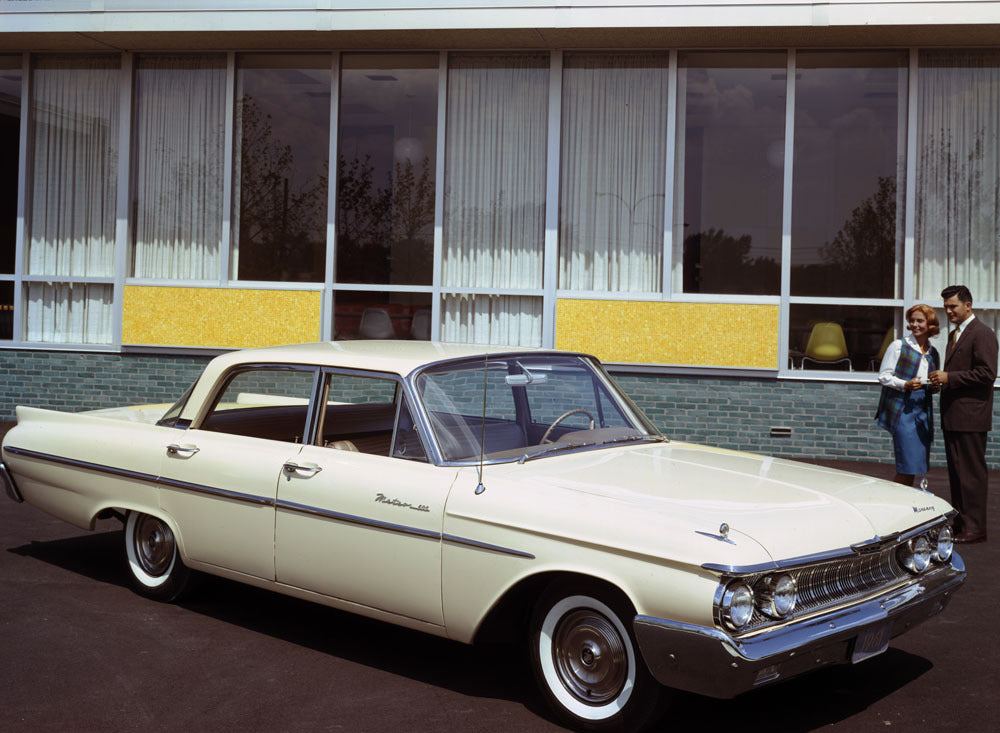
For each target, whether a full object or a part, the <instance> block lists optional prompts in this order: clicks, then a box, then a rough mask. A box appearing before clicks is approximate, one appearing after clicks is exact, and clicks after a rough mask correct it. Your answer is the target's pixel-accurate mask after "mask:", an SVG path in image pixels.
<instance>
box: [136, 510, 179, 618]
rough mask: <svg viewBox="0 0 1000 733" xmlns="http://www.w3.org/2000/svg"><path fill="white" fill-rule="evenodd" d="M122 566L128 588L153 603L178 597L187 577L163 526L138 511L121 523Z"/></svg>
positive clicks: (165, 527) (173, 542) (163, 524)
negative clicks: (123, 546)
mask: <svg viewBox="0 0 1000 733" xmlns="http://www.w3.org/2000/svg"><path fill="white" fill-rule="evenodd" d="M125 565H126V568H127V570H128V574H129V581H130V582H131V585H132V587H133V588H134V589H135V590H136V591H137V592H138V593H139V594H140V595H144V596H146V597H147V598H153V599H155V600H157V601H165V602H170V601H175V600H177V599H178V598H180V596H181V594H182V593H183V592H184V590H185V588H186V587H187V584H188V580H189V579H190V576H191V571H190V570H188V568H187V566H186V565H185V564H184V563H183V562H182V561H181V558H180V555H179V554H178V552H177V542H176V541H175V539H174V533H173V531H172V530H171V529H170V527H169V526H168V525H167V523H166V522H164V521H163V520H162V519H159V518H157V517H154V516H152V515H149V514H142V513H140V512H129V513H128V518H127V519H126V520H125Z"/></svg>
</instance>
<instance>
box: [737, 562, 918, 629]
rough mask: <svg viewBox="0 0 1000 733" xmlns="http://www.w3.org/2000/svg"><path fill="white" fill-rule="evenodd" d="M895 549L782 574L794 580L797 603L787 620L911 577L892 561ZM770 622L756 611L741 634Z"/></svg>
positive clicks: (754, 582) (754, 577)
mask: <svg viewBox="0 0 1000 733" xmlns="http://www.w3.org/2000/svg"><path fill="white" fill-rule="evenodd" d="M897 547H898V545H893V546H891V547H888V548H885V549H883V550H880V551H879V552H876V553H871V554H868V555H856V556H853V557H845V558H840V559H837V560H832V561H829V562H824V563H818V564H816V565H809V566H806V567H802V568H792V569H789V570H787V571H785V572H787V573H788V574H789V575H791V576H792V577H793V578H795V582H796V584H797V586H798V603H797V604H796V606H795V612H794V613H793V614H792V615H791V616H790V617H789V618H790V619H791V618H796V617H798V616H802V615H804V614H807V613H810V612H811V611H814V610H816V609H819V608H824V607H826V606H835V605H837V604H839V603H843V602H846V601H850V600H852V599H853V598H859V597H861V596H865V595H868V594H869V593H872V592H875V591H878V590H880V589H882V588H889V587H891V586H893V585H895V584H896V583H898V582H900V581H903V580H906V579H908V578H912V577H913V576H912V575H910V574H909V573H908V572H907V571H906V569H905V568H904V567H903V566H902V565H900V564H899V560H897V558H896V548H897ZM764 575H765V574H763V573H762V574H760V575H755V576H752V577H749V578H747V581H748V582H749V583H750V585H751V586H753V585H754V584H756V582H757V581H758V580H759V579H760V578H762V577H764ZM784 620H786V621H787V620H788V619H784ZM772 623H774V619H771V618H769V617H768V616H765V615H764V614H762V613H761V612H760V611H759V610H757V611H754V615H753V618H752V619H751V621H750V623H749V624H748V625H747V626H746V628H744V629H743V630H742V631H743V632H747V631H754V630H756V629H758V628H760V627H762V626H765V625H767V624H772Z"/></svg>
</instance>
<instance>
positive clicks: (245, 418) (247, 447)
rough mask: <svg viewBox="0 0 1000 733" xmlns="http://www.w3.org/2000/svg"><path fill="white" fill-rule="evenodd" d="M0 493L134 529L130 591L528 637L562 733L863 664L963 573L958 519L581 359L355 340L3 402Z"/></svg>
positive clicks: (225, 358) (82, 519)
mask: <svg viewBox="0 0 1000 733" xmlns="http://www.w3.org/2000/svg"><path fill="white" fill-rule="evenodd" d="M17 418H18V424H17V426H16V427H14V428H13V429H12V430H11V431H10V432H9V433H8V434H7V436H6V439H5V440H4V443H3V453H2V464H0V475H2V480H3V483H4V484H5V485H6V492H7V494H8V495H9V496H10V497H11V498H13V499H14V500H15V501H25V502H28V503H30V504H33V505H34V506H36V507H38V508H40V509H42V510H44V511H46V512H49V513H50V514H53V515H55V516H56V517H59V518H61V519H64V520H66V521H68V522H71V523H73V524H74V525H77V526H79V527H82V528H93V526H94V522H95V519H97V518H98V517H108V516H115V517H118V518H120V519H121V520H122V522H123V524H124V543H123V544H124V546H123V550H124V563H125V566H126V567H127V569H128V572H129V578H130V580H131V582H132V584H133V585H134V587H135V589H136V590H137V591H138V592H140V593H142V594H144V595H147V596H149V597H151V598H155V599H159V600H163V601H171V600H174V599H176V598H178V597H179V596H180V595H181V593H182V591H183V590H184V589H185V585H186V583H187V581H188V579H189V575H190V572H191V571H192V570H196V571H203V572H205V573H211V574H214V575H220V576H224V577H226V578H232V579H236V580H239V581H243V582H246V583H251V584H253V585H256V586H260V587H263V588H270V589H272V590H276V591H279V592H281V593H287V594H289V595H293V596H297V597H299V598H305V599H309V600H313V601H317V602H319V603H324V604H327V605H329V606H333V607H336V608H340V609H346V610H349V611H354V612H357V613H361V614H365V615H367V616H371V617H374V618H377V619H382V620H385V621H389V622H391V623H395V624H401V625H403V626H407V627H410V628H413V629H420V630H423V631H427V632H429V633H432V634H437V635H440V636H444V637H448V638H450V639H457V640H460V641H463V642H470V643H471V642H474V641H477V640H480V639H482V638H484V637H485V636H487V635H492V634H493V633H494V632H499V631H503V632H504V633H507V634H511V635H512V638H514V639H521V640H523V641H525V642H526V643H528V644H529V645H530V654H531V660H532V665H533V672H534V675H535V677H536V679H537V682H538V684H539V686H540V688H541V690H542V691H543V694H544V696H545V697H546V699H547V701H548V702H549V704H550V705H551V707H552V708H553V710H554V711H555V713H556V714H557V715H558V716H559V717H560V718H561V720H562V721H563V722H564V723H566V724H568V725H570V726H573V727H576V728H580V729H586V730H637V729H640V728H642V727H643V726H644V725H647V724H649V723H650V722H652V721H653V720H655V719H656V717H657V716H658V715H659V714H660V711H661V709H662V704H663V702H664V700H665V699H666V697H667V695H666V694H665V693H666V691H667V689H668V688H679V689H682V690H689V691H693V692H696V693H701V694H704V695H710V696H715V697H732V696H734V695H737V694H739V693H741V692H744V691H746V690H750V689H753V688H755V687H758V686H760V685H765V684H769V683H771V682H775V681H778V680H784V679H787V678H790V677H793V676H795V675H798V674H800V673H803V672H807V671H809V670H812V669H816V668H818V667H823V666H826V665H832V664H842V663H852V662H859V661H861V660H863V659H866V658H868V657H871V656H873V655H875V654H878V653H880V652H882V651H884V650H885V649H886V647H887V645H888V643H889V640H890V638H892V637H893V636H895V635H897V634H899V633H902V632H903V631H904V630H907V629H910V628H912V627H913V626H914V625H916V624H917V623H919V622H921V621H923V620H925V619H927V618H928V617H930V616H932V615H934V614H936V613H937V612H939V611H941V610H942V609H943V608H944V606H945V605H946V604H947V603H948V601H949V599H950V597H951V594H952V593H953V592H954V591H955V590H956V589H957V588H958V587H959V585H960V584H961V583H962V582H963V581H964V580H965V569H964V565H963V563H962V561H961V559H960V558H959V557H958V555H956V554H953V553H952V531H951V529H950V527H949V518H950V517H951V516H952V514H953V511H952V509H951V507H950V506H949V505H948V504H947V503H945V502H944V501H943V500H941V499H939V498H937V497H936V496H934V495H933V494H930V493H928V492H925V491H920V490H916V489H910V488H906V487H903V486H901V485H899V484H893V483H889V482H886V481H881V480H876V479H872V478H866V477H863V476H858V475H854V474H850V473H845V472H841V471H835V470H830V469H826V468H820V467H816V466H812V465H806V464H799V463H794V462H791V461H786V460H776V459H772V458H767V457H763V456H759V455H752V454H747V453H737V452H733V451H728V450H719V449H713V448H706V447H701V446H697V445H692V444H686V443H681V442H674V441H671V440H667V439H666V438H664V437H663V436H662V435H660V434H659V433H658V432H657V430H656V429H655V428H654V427H653V426H652V425H651V424H650V422H649V421H648V420H647V419H646V418H645V417H644V416H643V415H642V414H641V413H640V412H639V410H638V409H637V408H636V407H635V405H633V404H632V403H631V402H630V401H629V399H628V398H627V397H626V396H625V395H624V394H623V393H622V392H621V391H620V390H619V389H618V388H617V387H616V385H615V383H614V382H613V381H612V380H611V379H610V378H609V377H608V375H607V374H606V373H605V371H604V370H603V369H602V368H601V366H600V365H599V364H598V363H597V362H596V361H595V360H594V359H593V358H591V357H588V356H585V355H581V354H574V353H565V352H556V351H544V350H516V351H512V350H510V349H505V348H496V347H492V348H491V347H476V346H463V345H455V344H436V343H428V342H391V341H383V342H378V341H354V342H340V343H337V342H335V343H320V344H311V345H302V346H287V347H276V348H268V349H256V350H248V351H241V352H234V353H229V354H225V355H222V356H219V357H216V358H215V359H214V360H213V361H211V362H210V363H209V365H208V366H207V368H206V369H205V370H204V373H203V374H202V375H201V377H200V378H199V379H198V380H197V381H196V383H195V384H194V385H193V386H192V387H191V389H190V390H188V392H187V394H185V395H184V396H183V397H182V398H181V399H180V401H178V402H177V403H176V404H175V405H173V406H172V407H170V408H169V409H166V406H163V407H161V408H160V409H159V410H157V409H156V408H155V407H154V406H144V407H132V408H120V409H118V408H116V409H110V410H96V411H92V412H86V413H78V414H65V413H59V412H53V411H49V410H40V409H33V408H30V407H19V408H18V409H17Z"/></svg>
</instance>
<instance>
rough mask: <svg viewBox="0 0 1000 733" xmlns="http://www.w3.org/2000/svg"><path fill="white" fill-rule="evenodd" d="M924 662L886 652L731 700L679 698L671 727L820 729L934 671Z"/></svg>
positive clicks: (797, 731) (898, 652) (896, 651)
mask: <svg viewBox="0 0 1000 733" xmlns="http://www.w3.org/2000/svg"><path fill="white" fill-rule="evenodd" d="M933 666H934V665H933V664H932V663H931V662H930V661H929V660H927V659H924V658H923V657H920V656H917V655H914V654H910V653H909V652H905V651H903V650H901V649H895V648H892V647H890V648H889V649H888V650H887V651H886V652H885V653H883V654H882V655H880V656H878V657H876V658H873V659H869V660H866V661H865V662H864V663H862V664H858V665H840V666H836V667H830V668H827V669H824V670H819V671H816V672H814V673H812V674H809V675H805V676H803V677H798V678H795V679H793V680H789V681H787V682H781V683H778V684H774V685H771V686H768V687H765V688H763V689H760V690H756V691H751V692H748V693H745V694H743V695H741V696H740V697H737V698H734V699H732V700H714V699H711V698H707V697H702V696H699V695H693V694H686V693H680V694H678V696H677V697H676V698H675V699H674V703H673V706H672V707H671V710H670V713H669V720H670V721H671V724H672V725H676V724H678V723H680V724H681V725H682V728H681V729H684V727H686V726H684V724H686V723H690V725H691V726H695V725H697V723H698V722H699V721H705V720H712V721H713V725H714V724H716V723H717V724H718V725H719V727H718V730H726V729H728V727H729V726H730V725H732V726H733V727H734V729H738V730H741V731H743V732H744V733H746V732H749V731H762V732H763V731H767V732H768V733H772V732H773V731H775V730H780V731H782V733H800V732H805V731H813V730H819V729H822V728H825V727H828V726H831V725H834V724H836V723H839V722H841V721H843V720H846V719H848V718H850V717H852V716H854V715H857V714H858V713H860V712H863V711H864V710H866V709H868V708H869V707H871V706H872V705H873V704H874V703H876V702H878V701H879V700H882V699H883V698H885V697H888V696H889V695H891V694H892V693H894V692H896V691H897V690H899V689H900V688H902V687H905V686H906V685H908V684H910V683H911V682H913V681H914V680H915V679H917V678H918V677H920V676H921V675H923V674H926V673H927V672H928V671H930V670H931V669H932V668H933Z"/></svg>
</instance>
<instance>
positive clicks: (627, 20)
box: [0, 0, 1000, 33]
mask: <svg viewBox="0 0 1000 733" xmlns="http://www.w3.org/2000/svg"><path fill="white" fill-rule="evenodd" d="M996 22H1000V1H993V0H878V1H875V0H830V1H829V2H823V3H817V2H811V1H807V0H770V2H760V1H759V0H718V1H716V2H696V1H695V0H684V1H682V0H628V1H627V2H611V1H610V0H575V1H570V0H510V2H502V1H501V0H485V1H483V0H480V1H478V2H477V1H476V0H437V2H413V1H412V0H380V1H376V2H370V3H365V2H361V0H347V1H344V0H313V1H312V2H309V1H308V0H292V1H288V0H286V1H285V2H281V1H276V0H91V1H90V2H89V3H81V2H79V0H0V27H2V29H3V32H49V33H51V32H126V31H131V32H135V31H204V30H212V31H268V30H273V31H327V30H341V31H343V30H356V31H366V30H430V29H445V30H461V29H474V28H476V29H478V28H556V29H560V28H635V27H679V28H685V27H687V28H691V27H699V28H704V27H710V28H722V27H731V28H732V27H746V26H752V27H764V28H766V27H827V26H847V27H852V26H866V25H885V26H907V25H918V26H919V25H936V24H947V25H954V24H968V23H972V24H984V23H996Z"/></svg>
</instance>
